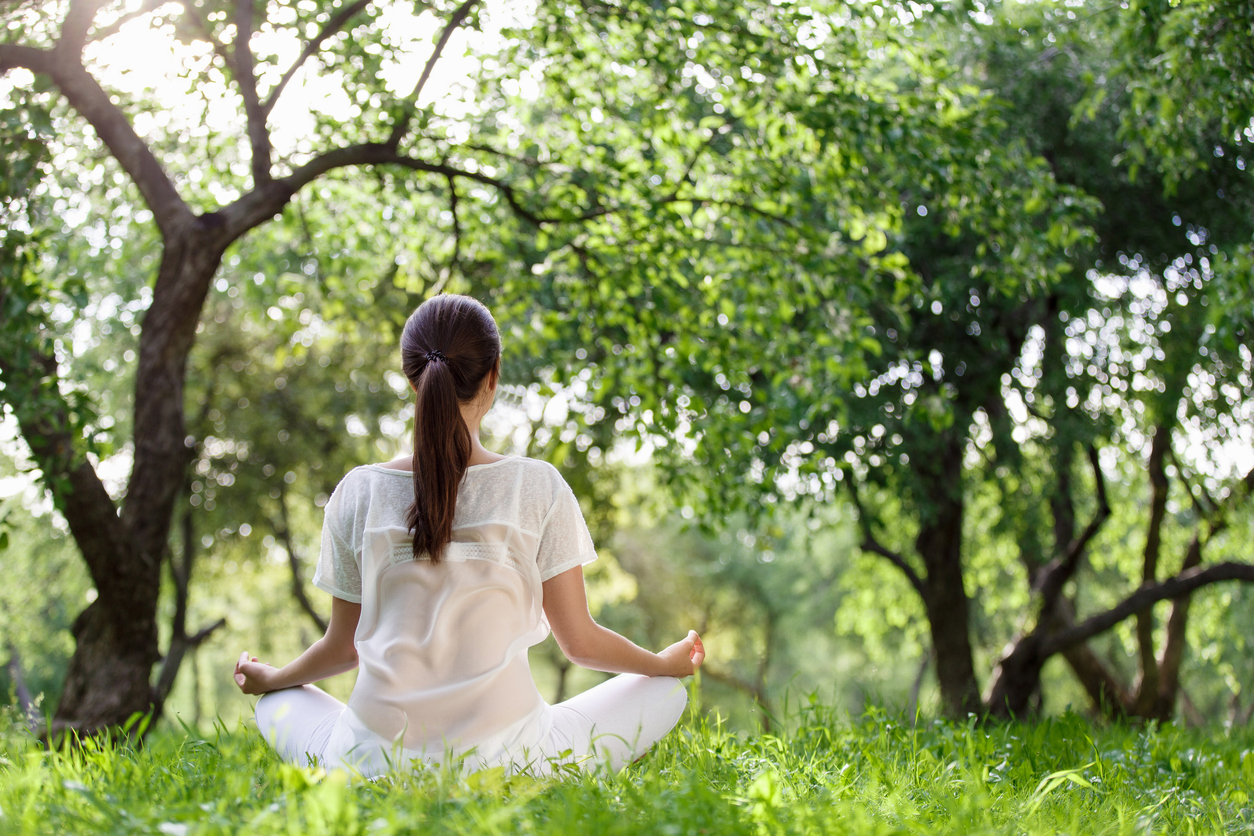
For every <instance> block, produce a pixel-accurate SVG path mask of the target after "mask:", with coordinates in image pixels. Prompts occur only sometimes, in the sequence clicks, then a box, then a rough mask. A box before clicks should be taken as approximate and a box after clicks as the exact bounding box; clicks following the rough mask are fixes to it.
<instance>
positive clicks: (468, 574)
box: [313, 456, 596, 753]
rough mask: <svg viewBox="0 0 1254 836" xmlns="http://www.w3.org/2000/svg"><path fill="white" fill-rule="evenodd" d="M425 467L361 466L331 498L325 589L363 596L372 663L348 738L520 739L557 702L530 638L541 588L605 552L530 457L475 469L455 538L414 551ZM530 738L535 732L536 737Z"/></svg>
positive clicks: (453, 744) (364, 671) (365, 656)
mask: <svg viewBox="0 0 1254 836" xmlns="http://www.w3.org/2000/svg"><path fill="white" fill-rule="evenodd" d="M412 501H413V475H412V474H411V473H409V472H407V471H402V470H393V469H390V468H385V467H380V466H379V465H367V466H365V467H358V468H356V469H354V470H353V471H351V472H350V473H349V474H348V475H347V476H345V477H344V479H343V480H342V481H341V482H340V484H339V486H338V487H336V489H335V492H334V493H333V494H332V495H331V499H330V500H329V501H328V502H327V506H326V517H325V521H324V524H323V530H322V551H321V555H320V556H319V558H318V567H317V571H316V572H315V574H314V581H313V582H314V585H315V586H317V587H318V588H319V589H322V590H325V591H326V592H329V593H331V594H332V595H334V596H335V597H337V598H342V599H344V600H346V601H352V602H357V603H360V604H361V618H360V620H359V621H358V624H357V633H356V636H355V643H356V646H357V658H358V664H359V671H358V674H357V684H356V686H355V687H354V688H353V693H352V696H351V697H350V698H349V701H348V711H346V712H345V715H346V716H345V717H344V718H342V719H341V721H340V723H339V724H338V725H339V726H340V728H339V729H338V730H337V734H335V738H337V739H338V745H337V746H336V748H338V749H340V750H341V752H347V751H349V750H351V749H353V748H355V747H357V746H361V745H379V744H382V743H384V742H387V743H389V744H390V745H392V746H393V747H398V746H399V747H400V748H402V749H403V750H405V751H407V752H409V753H439V752H443V751H447V750H464V749H466V748H469V747H473V746H477V745H480V744H488V745H492V744H496V743H500V744H504V743H507V741H506V740H504V739H502V738H501V735H502V734H506V733H507V736H508V737H509V738H511V739H513V740H515V742H525V741H523V740H519V739H518V734H517V731H518V730H519V729H521V728H522V727H523V726H526V725H527V721H528V720H529V718H534V717H535V716H536V715H537V713H539V712H540V711H541V709H543V708H544V706H545V703H544V701H543V700H542V699H541V697H540V694H539V692H538V691H537V690H536V686H535V683H534V682H533V680H532V678H531V669H530V667H529V666H528V664H527V648H529V647H531V646H532V645H534V644H537V643H539V642H541V641H543V640H544V638H545V637H546V636H547V635H548V632H549V627H548V622H547V620H546V619H545V618H544V611H543V593H542V588H541V584H542V583H543V582H544V581H546V580H548V579H549V578H551V577H554V576H555V575H558V574H561V573H562V572H565V571H566V570H568V569H572V568H574V567H576V566H579V565H581V564H584V563H588V562H591V561H592V560H594V559H595V558H596V552H595V550H594V548H593V544H592V538H591V536H590V535H589V533H588V527H587V524H586V523H585V522H584V519H583V514H582V513H581V512H580V510H579V503H578V501H577V500H576V499H575V495H574V494H573V493H572V492H571V490H570V487H569V486H568V485H567V484H566V482H565V481H564V480H563V479H562V477H561V475H560V474H559V473H558V472H557V470H556V468H554V467H553V466H552V465H550V464H548V463H546V462H541V461H536V460H534V459H527V458H522V457H517V456H515V457H510V458H505V459H502V460H500V461H496V462H492V463H490V464H483V465H472V466H471V467H470V468H469V469H468V470H467V471H466V477H465V479H464V480H463V482H462V485H461V487H460V489H459V490H458V494H457V508H456V512H455V514H454V519H453V542H452V543H450V544H449V546H448V548H447V549H446V550H445V553H444V556H443V559H442V560H441V562H440V563H438V564H433V563H431V561H430V560H429V559H426V558H425V556H420V557H419V558H418V559H415V557H414V555H413V538H412V536H411V535H410V534H409V532H408V531H407V528H406V525H405V511H406V509H407V508H408V507H409V505H410V503H411V502H412ZM530 736H531V734H530V733H528V734H524V735H523V737H524V738H526V737H530Z"/></svg>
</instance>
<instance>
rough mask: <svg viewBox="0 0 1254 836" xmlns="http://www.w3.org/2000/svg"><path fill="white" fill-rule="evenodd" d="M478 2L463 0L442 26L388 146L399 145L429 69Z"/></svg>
mask: <svg viewBox="0 0 1254 836" xmlns="http://www.w3.org/2000/svg"><path fill="white" fill-rule="evenodd" d="M478 2H479V0H465V2H463V3H462V4H461V5H460V6H458V7H457V10H456V11H455V12H453V16H452V17H450V18H449V20H448V23H447V24H446V25H445V26H444V31H443V32H441V33H440V39H439V40H437V41H436V42H435V49H433V50H432V51H431V57H430V58H428V59H427V63H426V65H425V66H424V67H423V68H422V75H420V76H419V77H418V83H417V84H415V85H414V89H413V91H412V92H411V93H410V94H409V95H408V96H407V97H406V99H405V103H406V105H407V106H406V108H405V112H404V115H403V116H401V118H400V121H398V122H397V123H396V125H395V126H394V127H393V128H392V133H391V135H390V136H388V141H387V145H388V147H390V148H397V147H399V146H400V144H401V140H402V139H404V138H405V134H406V133H408V132H409V122H410V120H411V119H412V118H413V108H414V107H415V106H417V104H418V97H419V96H420V95H421V94H422V88H424V87H426V86H427V80H428V79H430V78H431V71H432V70H433V69H435V65H436V62H437V61H439V60H440V55H442V54H443V52H444V47H445V45H446V44H447V43H448V41H449V38H451V37H452V36H453V32H454V31H455V30H456V29H457V28H458V27H459V26H461V25H462V24H463V23H464V22H465V21H466V18H467V17H468V16H469V15H470V10H471V9H473V8H474V7H475V4H476V3H478Z"/></svg>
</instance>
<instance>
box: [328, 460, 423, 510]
mask: <svg viewBox="0 0 1254 836" xmlns="http://www.w3.org/2000/svg"><path fill="white" fill-rule="evenodd" d="M412 478H413V474H412V473H411V472H408V471H404V470H398V469H396V468H392V467H388V466H386V465H381V464H363V465H358V466H357V467H354V468H353V469H352V470H350V471H348V473H345V474H344V476H343V477H342V478H341V479H340V481H339V483H338V484H337V485H336V486H335V490H334V491H332V492H331V498H330V500H329V501H328V505H331V504H336V505H345V504H348V505H352V504H356V503H357V502H358V501H359V500H360V499H361V498H364V497H368V496H370V495H371V494H372V493H373V492H374V487H375V486H376V485H378V484H380V483H383V484H385V485H390V484H392V483H395V484H396V485H397V486H399V487H405V486H408V485H409V483H410V481H411V480H412Z"/></svg>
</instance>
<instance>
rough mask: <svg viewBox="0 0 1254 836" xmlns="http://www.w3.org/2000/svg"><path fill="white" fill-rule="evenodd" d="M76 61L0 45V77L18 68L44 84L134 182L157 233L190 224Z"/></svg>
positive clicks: (168, 185)
mask: <svg viewBox="0 0 1254 836" xmlns="http://www.w3.org/2000/svg"><path fill="white" fill-rule="evenodd" d="M84 37H86V36H85V35H84ZM79 58H80V56H79V55H78V54H74V55H70V56H69V57H67V54H66V53H65V52H60V51H52V50H43V49H36V48H34V47H27V46H20V45H17V44H0V74H3V73H6V72H8V71H9V70H12V69H15V68H18V67H22V68H24V69H27V70H30V71H31V72H33V73H36V74H38V75H43V76H46V77H48V78H50V79H51V80H52V82H53V83H54V84H55V85H56V86H57V89H58V90H60V91H61V95H63V96H65V99H66V101H68V102H69V104H70V106H71V107H73V108H74V109H75V110H76V111H78V113H79V115H80V116H82V117H83V118H84V119H86V120H87V122H88V124H90V125H91V126H92V128H93V129H94V130H95V131H96V135H97V136H99V137H100V140H101V141H102V142H104V144H105V145H106V146H107V147H108V149H109V152H110V153H111V154H112V155H113V157H114V159H116V160H117V161H118V164H119V165H120V166H122V169H123V170H124V171H125V172H126V173H127V175H128V176H129V177H130V178H131V180H132V181H134V183H135V186H136V187H137V188H138V189H139V194H140V196H141V197H142V198H143V199H144V203H145V204H146V205H147V206H148V208H149V209H150V210H152V213H153V217H154V219H155V222H156V224H157V228H158V229H159V230H160V231H161V234H162V235H163V236H165V237H169V236H170V234H171V233H172V232H173V230H174V228H175V226H176V225H178V224H180V223H185V222H190V221H191V219H192V212H191V209H190V208H188V206H187V204H186V203H184V202H183V199H182V198H181V197H179V194H178V191H177V190H176V189H175V188H174V184H173V182H171V180H170V178H169V177H168V176H167V175H166V173H165V171H164V169H163V168H162V167H161V163H160V162H159V161H158V160H157V158H156V157H155V156H154V155H153V153H152V150H151V149H149V147H148V145H147V144H146V143H145V142H144V141H143V140H142V139H140V137H139V135H138V134H137V133H135V129H134V128H132V127H131V124H130V122H128V121H127V120H126V116H125V115H124V114H123V113H122V111H121V110H120V109H119V108H118V106H117V105H115V104H114V103H113V101H112V99H110V97H109V94H108V93H107V92H105V90H104V88H103V87H101V86H100V83H99V82H97V81H96V79H95V78H94V77H93V76H92V75H91V73H89V72H87V70H86V69H85V68H84V67H83V65H82V63H81V62H80V60H79Z"/></svg>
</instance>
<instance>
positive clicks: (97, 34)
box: [91, 0, 167, 41]
mask: <svg viewBox="0 0 1254 836" xmlns="http://www.w3.org/2000/svg"><path fill="white" fill-rule="evenodd" d="M166 1H167V0H144V5H142V6H140V7H139V8H138V9H136V10H135V11H133V12H127V13H126V14H124V15H120V16H119V17H118V19H117V20H115V21H113V22H112V23H110V24H109V25H108V26H103V27H101V28H99V29H96V30H95V31H94V32H92V33H91V39H92V40H93V41H103V40H106V39H107V38H111V37H113V36H114V35H116V34H117V33H118V32H119V31H121V29H122V27H123V26H125V25H126V24H128V23H130V22H131V21H132V20H136V19H137V18H141V17H143V16H144V15H150V14H152V13H153V12H155V11H156V10H157V9H159V8H161V7H162V6H163V5H165V3H166Z"/></svg>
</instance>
